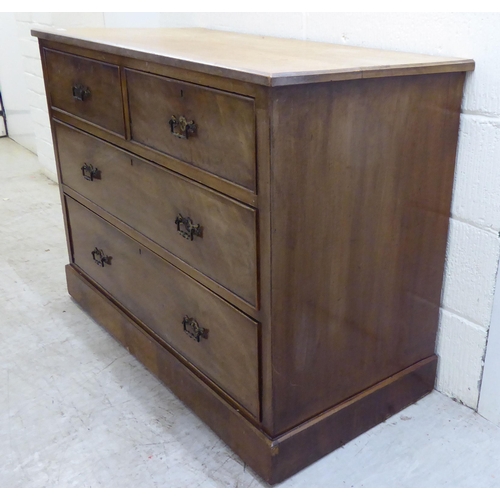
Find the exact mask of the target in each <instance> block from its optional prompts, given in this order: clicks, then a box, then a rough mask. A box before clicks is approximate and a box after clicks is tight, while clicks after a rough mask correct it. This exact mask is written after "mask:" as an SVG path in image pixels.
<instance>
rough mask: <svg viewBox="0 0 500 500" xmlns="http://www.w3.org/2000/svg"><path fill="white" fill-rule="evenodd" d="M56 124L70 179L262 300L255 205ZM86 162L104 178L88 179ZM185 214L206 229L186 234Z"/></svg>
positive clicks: (203, 268) (182, 255) (170, 247)
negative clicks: (180, 223)
mask: <svg viewBox="0 0 500 500" xmlns="http://www.w3.org/2000/svg"><path fill="white" fill-rule="evenodd" d="M54 128H55V131H56V135H57V145H58V156H59V164H60V168H61V174H62V182H63V184H64V185H66V186H69V187H70V188H72V189H74V190H75V191H77V192H78V193H80V194H82V195H83V196H85V197H86V198H88V199H89V200H91V201H92V202H94V203H96V204H97V205H99V206H101V207H102V208H104V209H105V210H106V211H108V212H110V213H111V214H113V215H114V216H116V217H118V218H119V219H121V220H122V221H123V222H125V223H126V224H128V225H129V226H131V227H132V228H134V229H136V230H137V231H139V232H141V233H142V234H144V235H145V236H146V237H148V238H150V239H151V240H153V241H154V242H156V243H158V244H159V245H161V246H163V247H164V248H165V249H166V250H167V251H169V252H171V253H172V254H173V255H175V256H176V257H178V258H179V259H181V260H183V261H184V262H186V263H187V264H189V265H190V266H192V267H193V268H195V269H197V270H199V271H200V272H202V273H204V274H205V275H207V276H208V277H210V278H211V279H213V280H214V281H216V282H217V283H219V284H221V285H222V286H224V287H226V288H228V289H229V290H231V291H232V292H233V293H235V294H236V295H238V296H240V297H241V298H243V299H244V300H245V301H246V302H248V303H249V304H250V305H252V306H253V307H254V308H255V307H257V235H256V226H257V220H256V218H257V214H256V210H255V209H252V208H250V207H247V206H245V205H243V204H241V203H238V202H236V201H233V200H231V199H230V198H228V197H226V196H223V195H220V194H219V193H217V192H215V191H212V190H211V189H207V188H205V187H204V186H202V185H200V184H197V183H195V182H192V181H190V180H188V179H185V178H183V177H181V176H179V175H176V174H174V173H172V172H170V171H169V170H167V169H165V168H162V167H159V166H157V165H154V164H152V163H150V162H146V161H144V160H141V159H139V158H138V157H137V156H135V155H130V154H127V152H126V151H123V150H120V149H118V148H115V147H113V146H111V145H110V144H107V143H105V142H103V141H101V140H99V139H96V138H94V137H93V136H91V135H88V134H85V133H83V132H80V131H78V130H76V129H74V128H70V127H68V126H66V125H63V124H62V123H58V122H55V123H54ZM84 164H88V165H92V166H93V167H94V168H97V169H98V171H99V178H98V179H94V180H93V181H92V182H89V181H88V180H86V179H85V178H84V177H83V175H82V170H81V168H82V165H84ZM125 200H126V202H124V201H125ZM179 214H181V215H183V216H184V217H190V218H191V220H192V221H193V223H194V224H199V225H200V226H201V235H200V236H194V237H193V240H191V239H186V238H184V237H183V236H181V234H179V233H178V231H177V224H176V223H175V221H176V218H177V216H178V215H179ZM180 229H181V230H182V229H183V226H181V227H180Z"/></svg>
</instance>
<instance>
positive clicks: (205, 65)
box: [31, 28, 474, 86]
mask: <svg viewBox="0 0 500 500" xmlns="http://www.w3.org/2000/svg"><path fill="white" fill-rule="evenodd" d="M31 33H32V35H34V36H37V37H39V38H41V39H44V40H52V41H57V42H63V43H71V44H74V45H77V46H79V47H83V48H88V49H93V50H102V51H105V52H109V53H112V54H118V55H123V56H127V57H137V58H142V59H145V60H149V61H152V62H156V63H162V64H168V65H171V66H175V67H181V68H185V69H190V70H195V71H203V72H205V73H208V74H215V75H221V76H224V77H227V78H234V79H236V80H242V81H246V82H251V83H257V84H260V85H267V86H278V85H292V84H294V83H312V82H318V81H334V80H339V79H340V80H343V79H358V78H367V77H370V74H371V73H372V72H373V76H374V77H375V76H376V77H381V76H391V75H394V74H398V75H405V74H415V73H435V72H450V71H451V72H453V71H470V70H472V69H474V62H473V61H472V60H471V59H460V58H456V57H442V56H431V55H421V54H411V53H406V52H396V51H388V50H379V49H371V48H365V47H350V46H346V45H334V44H330V43H320V42H310V41H304V40H292V39H283V38H273V37H268V36H258V35H247V34H241V33H230V32H226V31H216V30H208V29H204V28H155V29H152V28H147V29H141V28H135V29H134V28H132V29H131V28H79V29H78V28H77V29H71V30H67V31H62V30H58V31H57V32H55V31H51V30H41V29H35V30H32V32H31Z"/></svg>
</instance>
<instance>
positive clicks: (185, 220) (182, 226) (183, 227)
mask: <svg viewBox="0 0 500 500" xmlns="http://www.w3.org/2000/svg"><path fill="white" fill-rule="evenodd" d="M175 224H176V226H177V232H178V233H179V234H180V235H181V236H182V237H183V238H186V239H187V240H191V241H193V239H194V237H195V236H199V237H201V234H202V228H201V226H200V225H199V224H193V221H192V219H191V218H190V217H183V216H182V214H179V215H178V216H177V217H176V219H175Z"/></svg>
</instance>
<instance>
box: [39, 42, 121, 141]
mask: <svg viewBox="0 0 500 500" xmlns="http://www.w3.org/2000/svg"><path fill="white" fill-rule="evenodd" d="M44 53H45V62H46V73H47V92H48V94H49V97H50V103H51V106H52V107H53V108H57V109H60V110H63V111H66V112H68V113H71V114H72V115H75V116H78V117H79V118H83V119H84V120H86V121H88V122H91V123H93V124H95V125H98V126H100V127H102V128H105V129H107V130H109V131H111V132H114V133H116V134H118V135H120V136H121V137H125V120H124V115H123V98H122V91H121V81H120V68H119V67H118V66H115V65H112V64H106V63H102V62H99V61H94V60H92V59H87V58H85V57H79V56H74V55H70V54H66V53H63V52H58V51H55V50H49V49H44Z"/></svg>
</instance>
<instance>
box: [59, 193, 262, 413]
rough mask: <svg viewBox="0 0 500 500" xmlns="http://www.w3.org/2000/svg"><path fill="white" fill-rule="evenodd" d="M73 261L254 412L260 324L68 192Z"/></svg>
mask: <svg viewBox="0 0 500 500" xmlns="http://www.w3.org/2000/svg"><path fill="white" fill-rule="evenodd" d="M66 206H67V209H68V219H69V226H70V228H71V244H72V253H73V263H74V264H76V265H77V266H78V267H79V268H80V269H82V270H83V271H84V272H85V273H86V274H87V275H88V276H90V277H91V278H92V279H93V280H95V281H96V282H97V283H99V285H101V286H102V287H103V288H104V289H105V290H107V292H109V293H110V294H111V295H112V296H113V297H114V298H115V299H116V300H117V301H118V302H119V303H120V304H122V306H124V307H125V308H126V309H127V310H128V311H130V313H132V314H133V315H134V316H135V317H136V318H137V319H138V320H140V321H142V322H143V323H144V324H146V325H147V326H148V327H149V328H151V329H152V330H153V331H154V332H155V333H156V334H158V335H159V336H160V337H161V338H163V339H164V340H165V341H166V342H167V343H168V344H169V345H170V346H172V347H173V348H174V349H175V350H176V351H177V352H179V353H180V354H182V355H183V356H184V357H185V358H186V359H187V360H188V361H190V362H191V363H193V365H195V366H196V367H197V368H198V369H199V370H200V371H202V372H203V373H204V374H205V375H206V376H207V377H209V378H210V379H211V380H213V381H214V382H215V383H216V384H217V385H219V386H220V387H221V388H222V389H223V390H224V391H225V392H227V393H228V394H229V395H230V396H231V397H233V398H234V399H235V400H236V401H238V402H239V403H240V404H241V405H242V406H244V407H245V408H246V409H247V410H248V411H250V412H251V413H252V414H253V415H254V416H258V414H259V389H258V324H257V323H256V322H255V321H253V320H251V319H250V318H248V317H247V316H245V315H244V314H243V313H241V312H239V311H238V310H237V309H235V308H234V307H232V306H230V305H229V304H228V303H227V302H225V301H223V300H222V299H220V298H219V297H218V296H216V295H215V294H213V293H212V292H210V291H209V290H207V289H206V288H205V287H203V286H202V285H200V284H198V283H197V282H196V281H194V280H192V279H191V278H189V277H188V276H186V275H185V274H184V273H182V272H181V271H179V270H178V269H176V268H175V267H174V266H172V265H170V264H169V263H168V262H166V261H164V260H163V259H161V258H160V257H158V256H157V255H156V254H154V253H152V252H151V251H149V250H148V249H146V248H145V247H143V246H142V245H140V244H139V243H137V242H135V241H134V240H132V239H131V238H129V237H128V236H126V235H125V234H124V233H122V232H121V231H119V230H118V229H116V228H115V227H114V226H112V225H110V224H108V223H107V222H106V221H104V220H103V219H102V218H100V217H98V216H97V215H95V214H94V213H93V212H91V211H90V210H87V209H86V208H85V207H83V206H82V205H80V204H79V203H77V202H76V201H74V200H73V199H71V198H68V197H66Z"/></svg>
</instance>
